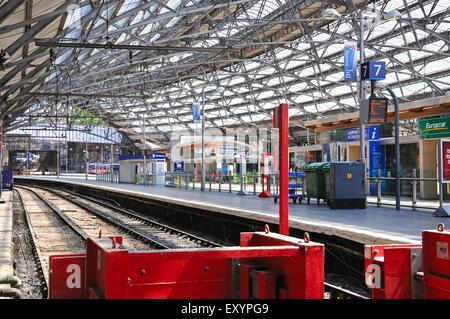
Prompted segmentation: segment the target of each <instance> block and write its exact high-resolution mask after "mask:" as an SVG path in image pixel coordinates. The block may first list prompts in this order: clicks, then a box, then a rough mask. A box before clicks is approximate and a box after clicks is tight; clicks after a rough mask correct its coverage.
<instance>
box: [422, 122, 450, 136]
mask: <svg viewBox="0 0 450 319" xmlns="http://www.w3.org/2000/svg"><path fill="white" fill-rule="evenodd" d="M419 131H420V138H421V139H436V138H446V137H450V117H438V118H434V119H423V120H419Z"/></svg>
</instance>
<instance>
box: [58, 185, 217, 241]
mask: <svg viewBox="0 0 450 319" xmlns="http://www.w3.org/2000/svg"><path fill="white" fill-rule="evenodd" d="M59 190H60V191H62V192H66V193H69V194H71V195H73V196H77V197H80V198H83V199H85V200H88V201H92V202H94V203H96V204H98V205H101V206H104V207H106V208H109V209H111V210H114V211H117V212H118V213H120V214H121V215H125V216H126V217H130V218H133V219H137V220H139V221H142V222H143V223H145V224H147V225H149V226H154V227H157V228H163V229H164V230H165V232H166V233H175V234H178V235H180V237H181V236H182V237H187V238H189V239H190V240H192V241H194V242H198V243H201V245H202V246H205V247H221V245H220V244H218V243H216V242H213V241H210V240H206V239H204V238H201V237H198V236H196V235H193V234H190V233H187V232H185V231H183V230H180V229H178V228H175V227H172V226H169V225H166V224H162V223H160V222H157V221H155V220H152V219H150V218H147V217H144V216H142V215H140V214H138V213H136V212H134V211H130V210H127V209H124V208H122V207H117V206H115V205H112V204H109V203H107V202H105V201H103V200H99V199H96V198H92V197H91V196H86V195H80V194H77V193H75V192H72V191H69V190H61V189H59Z"/></svg>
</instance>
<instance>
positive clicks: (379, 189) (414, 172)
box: [367, 169, 442, 210]
mask: <svg viewBox="0 0 450 319" xmlns="http://www.w3.org/2000/svg"><path fill="white" fill-rule="evenodd" d="M399 179H400V183H401V182H402V181H407V182H409V183H410V185H411V188H412V189H411V206H409V205H408V207H411V208H412V210H416V209H417V208H433V207H427V206H418V205H417V201H418V200H417V189H418V185H419V183H420V182H434V183H438V179H437V178H432V177H417V170H416V169H412V176H411V177H400V178H399ZM367 180H369V182H370V181H373V182H375V185H376V205H377V207H381V205H390V204H389V203H386V202H385V203H382V198H383V195H382V183H383V181H393V182H394V183H395V180H396V179H395V177H384V176H382V175H381V169H378V170H377V176H376V177H367ZM440 205H442V203H440ZM402 206H405V205H402Z"/></svg>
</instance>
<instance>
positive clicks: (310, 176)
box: [304, 162, 330, 205]
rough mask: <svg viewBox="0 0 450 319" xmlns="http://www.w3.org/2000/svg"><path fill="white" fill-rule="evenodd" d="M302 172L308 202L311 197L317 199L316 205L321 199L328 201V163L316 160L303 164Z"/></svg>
mask: <svg viewBox="0 0 450 319" xmlns="http://www.w3.org/2000/svg"><path fill="white" fill-rule="evenodd" d="M304 172H305V181H306V200H307V202H308V204H309V202H310V200H311V198H316V199H317V205H318V204H319V203H320V200H321V199H323V200H324V201H327V202H328V189H329V184H330V181H329V174H330V163H329V162H317V163H311V164H308V165H306V166H305V168H304Z"/></svg>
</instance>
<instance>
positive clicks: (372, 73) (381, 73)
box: [361, 61, 386, 81]
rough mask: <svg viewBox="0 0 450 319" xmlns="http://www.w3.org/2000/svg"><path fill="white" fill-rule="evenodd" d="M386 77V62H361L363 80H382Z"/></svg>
mask: <svg viewBox="0 0 450 319" xmlns="http://www.w3.org/2000/svg"><path fill="white" fill-rule="evenodd" d="M384 79H386V63H385V62H382V61H370V62H365V63H363V64H361V81H364V80H370V81H381V80H384Z"/></svg>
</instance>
